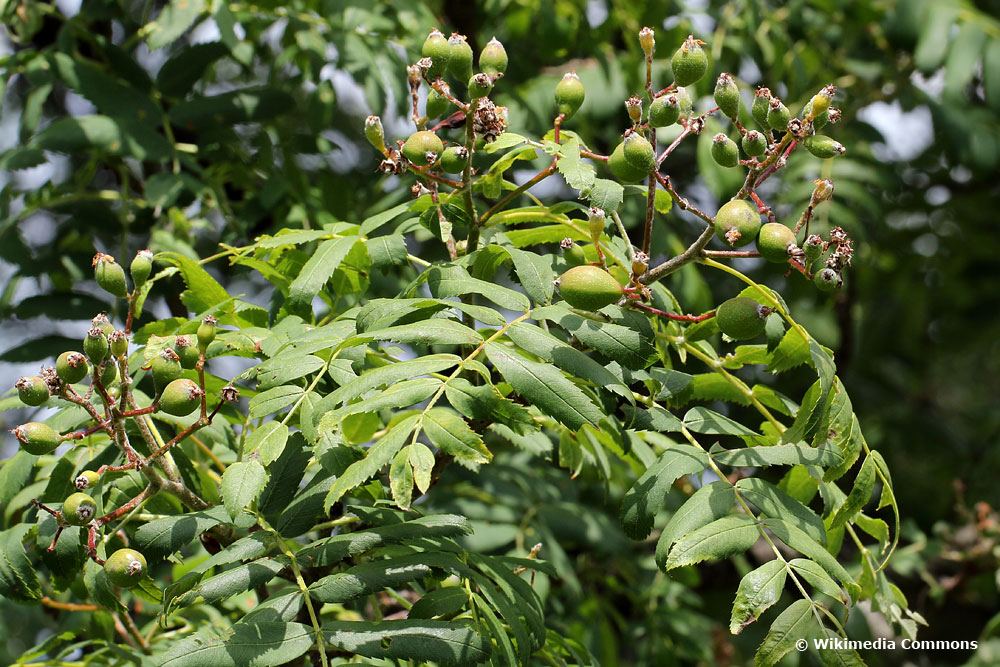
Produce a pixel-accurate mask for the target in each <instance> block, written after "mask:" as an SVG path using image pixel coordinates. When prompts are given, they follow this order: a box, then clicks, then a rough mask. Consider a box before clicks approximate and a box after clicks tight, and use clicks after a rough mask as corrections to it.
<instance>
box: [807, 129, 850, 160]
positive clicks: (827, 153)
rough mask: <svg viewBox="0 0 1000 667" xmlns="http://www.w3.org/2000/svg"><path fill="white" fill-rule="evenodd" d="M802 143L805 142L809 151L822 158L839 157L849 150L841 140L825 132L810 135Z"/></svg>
mask: <svg viewBox="0 0 1000 667" xmlns="http://www.w3.org/2000/svg"><path fill="white" fill-rule="evenodd" d="M802 143H803V144H805V147H806V150H807V151H809V153H811V154H812V155H813V156H815V157H818V158H821V159H826V158H831V157H837V156H838V155H843V154H844V153H846V152H847V149H846V148H844V146H843V144H841V143H840V142H839V141H834V140H833V139H831V138H830V137H828V136H826V135H825V134H813V135H810V136H808V137H806V138H805V141H803V142H802Z"/></svg>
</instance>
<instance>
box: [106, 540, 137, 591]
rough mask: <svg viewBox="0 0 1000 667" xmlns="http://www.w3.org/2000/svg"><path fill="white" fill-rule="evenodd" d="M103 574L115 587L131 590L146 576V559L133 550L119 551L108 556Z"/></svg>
mask: <svg viewBox="0 0 1000 667" xmlns="http://www.w3.org/2000/svg"><path fill="white" fill-rule="evenodd" d="M104 572H105V573H107V575H108V579H109V580H111V583H113V584H114V585H115V586H121V587H122V588H132V587H133V586H135V585H136V584H138V583H139V581H140V580H141V579H142V577H143V575H144V574H146V558H145V556H143V555H142V554H141V553H139V552H138V551H136V550H135V549H119V550H118V551H116V552H114V553H113V554H111V555H110V556H108V560H107V561H105V563H104Z"/></svg>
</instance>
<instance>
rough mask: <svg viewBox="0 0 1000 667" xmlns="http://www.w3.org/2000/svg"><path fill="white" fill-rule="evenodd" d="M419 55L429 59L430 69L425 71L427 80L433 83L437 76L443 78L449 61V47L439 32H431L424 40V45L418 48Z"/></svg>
mask: <svg viewBox="0 0 1000 667" xmlns="http://www.w3.org/2000/svg"><path fill="white" fill-rule="evenodd" d="M420 55H421V56H423V57H424V58H430V59H431V66H430V69H428V70H427V78H428V79H430V80H431V81H433V80H434V79H436V78H438V77H439V76H444V73H445V72H446V71H447V69H448V61H449V60H450V59H451V46H449V45H448V40H447V39H445V36H444V34H443V33H442V32H441V31H440V30H436V29H435V30H431V32H430V34H429V35H427V39H425V40H424V45H423V46H422V47H421V48H420Z"/></svg>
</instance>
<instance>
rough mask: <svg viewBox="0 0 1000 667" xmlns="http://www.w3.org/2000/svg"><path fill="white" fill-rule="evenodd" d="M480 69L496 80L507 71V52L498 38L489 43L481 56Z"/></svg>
mask: <svg viewBox="0 0 1000 667" xmlns="http://www.w3.org/2000/svg"><path fill="white" fill-rule="evenodd" d="M479 69H480V70H482V71H483V72H486V73H487V74H489V75H490V76H491V77H493V78H494V79H496V78H497V77H500V76H503V73H504V72H506V71H507V51H506V49H504V48H503V44H501V43H500V41H499V40H498V39H497V38H496V37H494V38H493V39H491V40H490V41H489V42H487V43H486V46H484V47H483V50H482V52H481V53H480V54H479Z"/></svg>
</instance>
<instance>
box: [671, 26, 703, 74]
mask: <svg viewBox="0 0 1000 667" xmlns="http://www.w3.org/2000/svg"><path fill="white" fill-rule="evenodd" d="M704 43H705V42H702V41H701V40H698V39H695V38H694V35H688V38H687V39H686V40H684V43H683V44H681V46H680V48H679V49H677V51H676V52H675V53H674V57H673V58H671V59H670V67H671V69H673V72H674V81H675V82H676V83H677V85H678V86H690V85H691V84H692V83H695V82H696V81H698V79H700V78H701V77H703V76H705V72H707V71H708V54H706V53H705V50H704V49H703V48H701V47H702V45H703V44H704Z"/></svg>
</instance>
